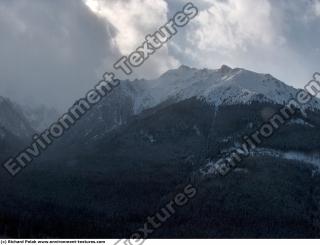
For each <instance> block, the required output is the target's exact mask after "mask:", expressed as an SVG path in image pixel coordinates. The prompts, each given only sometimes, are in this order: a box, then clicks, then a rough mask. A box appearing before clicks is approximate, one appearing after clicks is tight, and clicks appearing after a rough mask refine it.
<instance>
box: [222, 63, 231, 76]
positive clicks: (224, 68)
mask: <svg viewBox="0 0 320 245" xmlns="http://www.w3.org/2000/svg"><path fill="white" fill-rule="evenodd" d="M232 70H233V69H232V68H231V67H229V66H227V65H222V66H221V68H220V69H219V71H220V72H221V73H225V74H226V73H229V72H231V71H232Z"/></svg>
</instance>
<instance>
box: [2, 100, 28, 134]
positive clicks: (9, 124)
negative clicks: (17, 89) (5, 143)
mask: <svg viewBox="0 0 320 245" xmlns="http://www.w3.org/2000/svg"><path fill="white" fill-rule="evenodd" d="M0 126H1V127H3V128H4V129H6V130H8V131H10V132H11V134H13V135H15V136H17V137H18V138H21V139H26V138H28V137H31V136H32V135H33V133H34V129H33V128H32V127H31V125H30V123H29V121H28V119H27V118H26V117H25V115H24V112H23V109H22V108H21V107H20V106H19V105H18V104H16V103H13V102H12V101H11V100H10V99H7V98H4V97H0Z"/></svg>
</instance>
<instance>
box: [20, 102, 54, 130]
mask: <svg viewBox="0 0 320 245" xmlns="http://www.w3.org/2000/svg"><path fill="white" fill-rule="evenodd" d="M22 110H23V114H24V116H25V117H26V118H27V120H28V121H29V123H30V125H31V127H32V128H34V129H35V130H36V131H38V132H42V131H44V130H45V129H47V128H48V127H49V126H50V125H51V124H52V123H53V122H55V121H57V120H58V118H59V113H58V112H57V110H56V109H54V108H48V107H46V106H43V105H42V106H23V107H22Z"/></svg>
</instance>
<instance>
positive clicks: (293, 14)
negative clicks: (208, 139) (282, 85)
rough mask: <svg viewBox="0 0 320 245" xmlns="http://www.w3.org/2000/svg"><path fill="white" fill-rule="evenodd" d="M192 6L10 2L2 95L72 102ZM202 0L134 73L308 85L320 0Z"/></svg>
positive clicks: (318, 50) (318, 49) (315, 64)
mask: <svg viewBox="0 0 320 245" xmlns="http://www.w3.org/2000/svg"><path fill="white" fill-rule="evenodd" d="M186 2H187V1H184V0H54V1H53V0H1V1H0V95H2V96H6V97H10V98H13V99H15V100H18V101H19V102H20V103H41V104H46V105H52V106H55V107H59V108H60V109H62V108H66V107H67V106H68V105H71V104H72V102H73V101H74V100H75V99H77V98H78V97H81V96H82V95H83V94H84V93H85V92H86V90H89V89H90V88H91V87H93V86H94V85H95V84H96V83H97V81H98V80H99V79H100V77H101V74H102V73H103V72H104V71H113V69H112V64H113V63H114V62H115V61H116V60H117V59H119V58H120V57H121V56H122V55H127V54H129V53H130V52H131V51H133V50H135V49H136V48H137V47H138V46H139V45H140V44H141V43H142V42H143V40H144V37H145V36H146V35H147V34H151V33H154V32H155V31H156V30H157V28H158V27H160V26H161V25H163V24H165V23H166V21H167V20H168V19H169V18H170V17H171V16H172V15H174V14H175V12H176V11H179V10H181V9H182V6H183V5H184V4H185V3H186ZM193 3H194V4H195V5H196V6H198V8H199V10H200V13H199V15H198V17H196V18H195V19H194V20H192V22H191V23H190V24H189V25H188V26H186V27H185V29H183V30H182V31H181V32H179V33H178V35H177V36H176V37H175V38H174V39H172V40H171V41H170V43H169V44H168V45H167V46H166V47H164V48H163V49H162V50H161V51H159V52H158V53H157V54H156V55H154V56H153V57H151V59H150V60H149V61H148V62H147V63H145V64H144V65H143V66H142V67H141V68H139V69H138V70H136V72H135V73H134V74H133V75H132V77H131V78H134V77H139V78H141V77H144V78H152V77H157V76H159V75H160V74H161V73H163V72H165V71H166V70H168V69H172V68H176V67H178V66H179V65H181V64H186V65H188V66H192V67H198V68H212V69H215V68H218V67H220V66H221V65H222V64H227V65H229V66H232V67H242V68H247V69H250V70H254V71H257V72H263V73H271V74H272V75H274V76H276V77H277V78H279V79H281V80H283V81H284V82H286V83H288V84H291V85H293V86H296V87H299V86H300V87H301V86H303V84H304V83H306V82H307V81H308V80H310V78H311V76H312V73H313V72H315V71H320V28H319V26H320V0H194V2H193Z"/></svg>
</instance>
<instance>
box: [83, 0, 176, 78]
mask: <svg viewBox="0 0 320 245" xmlns="http://www.w3.org/2000/svg"><path fill="white" fill-rule="evenodd" d="M84 2H85V4H86V5H87V6H88V7H89V8H90V10H91V11H92V12H93V13H95V14H96V15H97V16H99V17H100V18H102V19H104V20H105V21H106V22H107V23H108V24H109V23H110V24H111V25H112V26H113V27H114V29H115V33H114V36H113V37H112V41H113V42H112V43H113V45H114V47H115V48H116V49H118V50H119V51H120V53H121V54H122V55H129V54H130V53H131V52H133V51H135V50H136V49H137V48H138V47H139V46H141V44H142V43H143V42H144V40H145V36H146V35H147V34H153V33H154V32H156V31H157V30H158V28H160V27H161V26H162V25H164V24H165V23H166V22H167V19H168V16H167V15H168V5H167V3H166V1H164V0H108V1H106V0H84ZM119 58H120V57H119ZM178 64H179V62H178V61H177V60H176V59H175V58H174V57H172V56H170V55H169V53H168V49H167V47H166V46H165V47H163V49H162V50H159V51H157V53H156V54H155V55H154V56H153V57H152V58H151V60H150V61H148V62H147V63H145V64H144V68H142V69H137V70H135V74H134V75H135V76H141V77H150V76H151V77H154V76H158V75H160V74H161V73H163V72H165V71H167V70H168V69H171V68H174V67H176V66H177V65H178Z"/></svg>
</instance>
